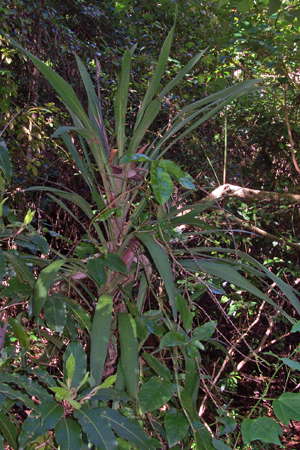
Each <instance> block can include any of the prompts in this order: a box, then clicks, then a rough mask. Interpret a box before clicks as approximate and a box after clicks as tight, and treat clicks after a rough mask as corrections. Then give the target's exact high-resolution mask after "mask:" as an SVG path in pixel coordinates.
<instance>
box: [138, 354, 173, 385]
mask: <svg viewBox="0 0 300 450" xmlns="http://www.w3.org/2000/svg"><path fill="white" fill-rule="evenodd" d="M142 357H143V359H144V360H145V361H146V363H147V364H148V365H149V366H150V367H151V369H153V370H154V372H156V373H157V375H158V376H159V377H161V378H163V379H165V380H167V381H171V380H172V375H171V372H170V370H169V369H168V368H167V366H165V365H164V364H162V363H161V362H160V361H159V359H157V358H155V356H153V355H151V354H150V353H146V352H144V353H143V354H142Z"/></svg>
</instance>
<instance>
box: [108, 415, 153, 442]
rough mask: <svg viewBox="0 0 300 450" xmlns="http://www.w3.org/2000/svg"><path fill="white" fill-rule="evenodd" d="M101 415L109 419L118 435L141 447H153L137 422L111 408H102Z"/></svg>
mask: <svg viewBox="0 0 300 450" xmlns="http://www.w3.org/2000/svg"><path fill="white" fill-rule="evenodd" d="M101 417H103V418H104V419H106V420H107V421H108V423H109V424H110V426H111V428H112V429H113V430H114V432H115V433H116V434H117V435H118V436H120V437H122V438H123V439H126V440H128V441H129V442H131V443H133V444H135V445H136V446H137V448H139V449H144V450H150V449H151V445H150V444H149V437H148V436H147V435H146V434H145V432H144V430H143V429H142V428H141V427H140V425H139V424H138V423H137V422H135V421H133V420H130V419H127V417H124V416H122V415H121V414H120V413H119V412H118V411H115V410H113V409H111V408H101Z"/></svg>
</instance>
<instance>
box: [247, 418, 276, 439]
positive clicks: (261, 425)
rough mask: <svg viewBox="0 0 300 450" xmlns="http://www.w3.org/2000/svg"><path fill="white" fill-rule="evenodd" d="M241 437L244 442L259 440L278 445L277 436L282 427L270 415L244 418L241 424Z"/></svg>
mask: <svg viewBox="0 0 300 450" xmlns="http://www.w3.org/2000/svg"><path fill="white" fill-rule="evenodd" d="M241 431H242V437H243V441H244V443H245V444H246V445H247V444H250V442H253V441H256V440H259V441H261V442H264V443H265V444H275V445H280V446H281V442H280V439H279V436H281V434H282V429H281V427H280V425H278V423H277V422H275V420H273V419H271V418H270V417H258V418H257V419H244V420H243V421H242V425H241Z"/></svg>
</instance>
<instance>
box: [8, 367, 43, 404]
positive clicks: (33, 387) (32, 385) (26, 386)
mask: <svg viewBox="0 0 300 450" xmlns="http://www.w3.org/2000/svg"><path fill="white" fill-rule="evenodd" d="M0 382H1V383H13V384H14V385H16V386H18V388H20V389H23V390H24V391H26V393H27V394H28V395H29V396H30V397H36V398H38V399H40V400H41V401H42V402H46V403H48V402H49V401H51V400H52V395H50V394H49V392H48V391H47V390H46V389H45V388H44V387H43V386H42V385H41V384H39V383H38V382H37V381H34V380H32V379H31V378H28V377H27V376H25V375H20V374H16V373H9V374H8V373H1V374H0ZM20 392H21V391H20Z"/></svg>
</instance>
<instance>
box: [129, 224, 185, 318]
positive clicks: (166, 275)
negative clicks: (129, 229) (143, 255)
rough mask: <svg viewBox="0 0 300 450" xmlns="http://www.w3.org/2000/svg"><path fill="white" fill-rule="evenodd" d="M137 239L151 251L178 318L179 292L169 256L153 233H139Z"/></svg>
mask: <svg viewBox="0 0 300 450" xmlns="http://www.w3.org/2000/svg"><path fill="white" fill-rule="evenodd" d="M137 238H138V239H139V240H140V241H141V242H142V244H143V245H144V246H145V247H146V248H147V250H148V251H149V253H150V255H151V258H152V259H153V262H154V264H155V266H156V268H157V270H158V272H159V274H160V276H161V277H162V279H163V282H164V284H165V288H166V291H167V294H168V297H169V302H170V306H171V308H172V313H173V317H174V318H176V315H177V310H176V295H177V293H178V292H177V289H176V286H175V282H174V277H173V273H172V269H171V265H170V262H169V258H168V255H167V253H166V251H165V249H164V248H163V247H162V246H161V245H160V244H159V243H158V242H157V241H156V240H155V239H154V238H153V236H152V234H151V233H148V232H145V233H144V232H143V233H137Z"/></svg>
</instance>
